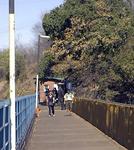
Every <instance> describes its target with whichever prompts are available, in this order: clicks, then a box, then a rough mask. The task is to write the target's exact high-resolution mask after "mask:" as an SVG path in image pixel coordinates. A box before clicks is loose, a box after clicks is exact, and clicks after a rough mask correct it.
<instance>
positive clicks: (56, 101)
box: [53, 88, 58, 103]
mask: <svg viewBox="0 0 134 150" xmlns="http://www.w3.org/2000/svg"><path fill="white" fill-rule="evenodd" d="M53 96H54V101H55V103H58V91H57V90H56V88H54V89H53Z"/></svg>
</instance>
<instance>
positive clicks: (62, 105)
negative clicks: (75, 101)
mask: <svg viewBox="0 0 134 150" xmlns="http://www.w3.org/2000/svg"><path fill="white" fill-rule="evenodd" d="M60 105H61V110H64V109H65V107H64V101H60Z"/></svg>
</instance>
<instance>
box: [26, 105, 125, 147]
mask: <svg viewBox="0 0 134 150" xmlns="http://www.w3.org/2000/svg"><path fill="white" fill-rule="evenodd" d="M55 114H56V116H55V117H49V116H48V110H47V107H44V108H43V110H42V111H41V113H40V116H39V118H37V119H36V121H35V124H34V129H33V133H32V135H31V138H30V140H29V142H28V145H27V150H126V149H125V148H124V147H122V146H120V145H119V144H118V143H116V142H115V141H113V140H112V139H111V138H109V137H107V136H106V135H104V134H103V133H102V132H101V131H99V130H98V129H96V128H95V127H94V126H92V125H91V124H90V123H88V122H87V121H85V120H83V119H82V118H80V117H79V116H77V115H75V114H72V115H71V116H70V114H69V113H68V112H66V111H61V110H56V113H55Z"/></svg>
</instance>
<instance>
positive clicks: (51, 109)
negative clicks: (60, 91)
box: [47, 91, 55, 116]
mask: <svg viewBox="0 0 134 150" xmlns="http://www.w3.org/2000/svg"><path fill="white" fill-rule="evenodd" d="M47 104H48V110H49V116H55V110H54V105H55V103H54V96H53V92H51V91H50V92H49V94H48V98H47Z"/></svg>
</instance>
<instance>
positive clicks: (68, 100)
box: [64, 90, 74, 112]
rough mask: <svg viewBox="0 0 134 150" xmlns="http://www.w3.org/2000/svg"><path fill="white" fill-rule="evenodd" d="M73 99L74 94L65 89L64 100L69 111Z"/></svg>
mask: <svg viewBox="0 0 134 150" xmlns="http://www.w3.org/2000/svg"><path fill="white" fill-rule="evenodd" d="M73 99H74V94H73V93H72V92H71V91H69V90H68V91H67V93H66V94H65V95H64V102H65V105H66V109H67V111H69V112H71V111H72V103H73Z"/></svg>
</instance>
